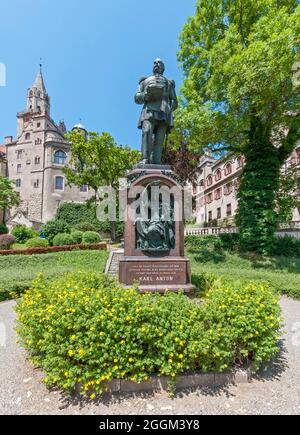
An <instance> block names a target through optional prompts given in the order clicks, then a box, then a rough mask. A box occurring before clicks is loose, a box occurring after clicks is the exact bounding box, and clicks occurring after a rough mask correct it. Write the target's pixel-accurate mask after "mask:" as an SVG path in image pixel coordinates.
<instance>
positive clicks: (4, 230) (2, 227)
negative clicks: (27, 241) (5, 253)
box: [0, 224, 8, 235]
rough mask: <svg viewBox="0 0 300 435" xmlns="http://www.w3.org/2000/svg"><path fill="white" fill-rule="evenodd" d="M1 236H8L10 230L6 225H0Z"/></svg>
mask: <svg viewBox="0 0 300 435" xmlns="http://www.w3.org/2000/svg"><path fill="white" fill-rule="evenodd" d="M1 234H8V228H7V226H6V225H4V224H0V235H1Z"/></svg>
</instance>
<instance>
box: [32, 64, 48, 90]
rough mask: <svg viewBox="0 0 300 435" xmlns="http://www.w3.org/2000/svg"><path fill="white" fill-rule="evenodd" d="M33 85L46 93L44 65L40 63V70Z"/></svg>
mask: <svg viewBox="0 0 300 435" xmlns="http://www.w3.org/2000/svg"><path fill="white" fill-rule="evenodd" d="M33 87H34V88H37V89H39V90H40V91H43V92H45V93H46V87H45V83H44V77H43V72H42V65H40V70H39V72H38V74H37V76H36V79H35V82H34V85H33Z"/></svg>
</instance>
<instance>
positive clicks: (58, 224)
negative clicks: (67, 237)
mask: <svg viewBox="0 0 300 435" xmlns="http://www.w3.org/2000/svg"><path fill="white" fill-rule="evenodd" d="M70 232H71V227H70V225H69V224H68V223H67V222H65V221H62V220H59V219H53V220H51V221H49V222H47V223H46V224H44V225H43V226H42V229H41V233H42V234H44V236H45V237H46V239H47V240H48V241H49V243H50V245H53V239H54V237H55V236H56V235H57V234H61V233H65V234H69V233H70Z"/></svg>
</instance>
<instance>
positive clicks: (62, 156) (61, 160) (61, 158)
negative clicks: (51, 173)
mask: <svg viewBox="0 0 300 435" xmlns="http://www.w3.org/2000/svg"><path fill="white" fill-rule="evenodd" d="M66 161H67V154H66V153H65V152H64V151H62V150H59V151H56V152H55V153H54V163H55V164H56V165H65V164H66Z"/></svg>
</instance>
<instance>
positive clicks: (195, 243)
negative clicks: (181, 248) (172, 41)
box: [185, 236, 222, 253]
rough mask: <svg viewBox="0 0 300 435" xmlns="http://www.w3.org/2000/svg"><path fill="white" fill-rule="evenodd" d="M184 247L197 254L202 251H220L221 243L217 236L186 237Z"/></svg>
mask: <svg viewBox="0 0 300 435" xmlns="http://www.w3.org/2000/svg"><path fill="white" fill-rule="evenodd" d="M185 246H186V247H187V249H188V250H189V251H190V252H192V253H198V252H199V251H201V250H203V249H213V250H217V251H219V250H221V249H222V241H221V239H220V237H218V236H203V237H199V236H186V237H185Z"/></svg>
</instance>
